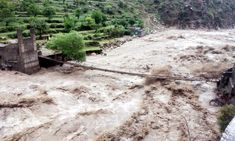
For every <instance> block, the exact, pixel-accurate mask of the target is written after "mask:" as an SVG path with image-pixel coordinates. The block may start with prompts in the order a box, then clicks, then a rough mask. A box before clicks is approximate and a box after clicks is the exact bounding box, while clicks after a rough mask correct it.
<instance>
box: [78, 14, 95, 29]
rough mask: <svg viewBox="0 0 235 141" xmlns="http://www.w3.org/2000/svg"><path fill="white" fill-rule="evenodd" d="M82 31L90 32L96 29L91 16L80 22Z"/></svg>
mask: <svg viewBox="0 0 235 141" xmlns="http://www.w3.org/2000/svg"><path fill="white" fill-rule="evenodd" d="M80 22H81V29H82V30H91V29H94V28H95V27H96V23H95V19H93V18H92V17H91V16H86V17H84V18H82V19H81V20H80Z"/></svg>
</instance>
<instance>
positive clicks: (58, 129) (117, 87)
mask: <svg viewBox="0 0 235 141" xmlns="http://www.w3.org/2000/svg"><path fill="white" fill-rule="evenodd" d="M234 51H235V30H221V31H199V30H198V31H193V30H176V29H169V30H165V31H161V32H159V33H156V34H152V35H148V36H145V37H142V38H136V39H134V40H132V41H130V42H127V43H125V44H124V45H122V46H121V47H119V48H116V49H113V50H109V51H107V52H106V54H107V55H106V56H102V55H97V56H90V57H88V59H87V62H85V63H84V64H86V65H92V66H96V67H102V68H109V69H115V70H123V71H130V72H142V73H153V74H158V75H169V76H178V75H180V76H185V77H204V78H207V77H218V75H219V74H220V73H221V72H222V71H223V70H225V69H227V68H229V67H231V66H232V64H233V62H234V61H235V52H234ZM145 82H146V80H145V79H144V78H139V77H134V76H128V75H120V74H113V73H106V72H100V71H91V70H86V71H85V70H80V69H78V68H75V69H74V71H73V72H72V73H70V74H64V73H63V68H60V67H55V68H50V69H48V70H45V69H42V70H41V71H40V72H39V73H37V74H34V75H31V76H28V75H25V74H21V73H17V72H0V85H1V87H0V93H1V95H0V134H1V137H0V140H1V141H18V140H19V141H31V140H34V141H44V140H50V141H57V140H62V141H78V140H79V141H80V140H90V141H93V140H97V141H101V140H133V141H134V140H146V141H152V140H159V141H188V140H195V141H209V140H211V141H214V140H216V139H217V138H218V137H219V136H220V133H219V130H218V126H217V124H216V116H217V114H218V108H216V107H211V106H209V104H208V102H209V101H210V100H211V99H213V98H214V96H215V94H214V89H215V84H214V83H210V82H184V81H168V82H156V81H151V83H145Z"/></svg>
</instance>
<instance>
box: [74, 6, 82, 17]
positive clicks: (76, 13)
mask: <svg viewBox="0 0 235 141" xmlns="http://www.w3.org/2000/svg"><path fill="white" fill-rule="evenodd" d="M80 15H81V9H80V8H77V9H76V10H75V16H76V17H77V18H80Z"/></svg>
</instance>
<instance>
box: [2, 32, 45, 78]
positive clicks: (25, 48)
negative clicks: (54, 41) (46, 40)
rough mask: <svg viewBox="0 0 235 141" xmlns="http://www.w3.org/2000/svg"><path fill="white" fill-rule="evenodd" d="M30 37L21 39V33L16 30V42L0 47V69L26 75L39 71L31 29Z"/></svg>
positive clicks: (33, 35)
mask: <svg viewBox="0 0 235 141" xmlns="http://www.w3.org/2000/svg"><path fill="white" fill-rule="evenodd" d="M30 35H31V37H29V38H23V35H22V31H21V30H17V38H18V40H17V42H16V43H11V44H8V45H0V68H2V69H12V70H16V71H20V72H23V73H26V74H32V73H35V72H37V71H39V69H40V66H39V60H38V53H37V48H36V36H35V32H34V30H33V29H31V30H30Z"/></svg>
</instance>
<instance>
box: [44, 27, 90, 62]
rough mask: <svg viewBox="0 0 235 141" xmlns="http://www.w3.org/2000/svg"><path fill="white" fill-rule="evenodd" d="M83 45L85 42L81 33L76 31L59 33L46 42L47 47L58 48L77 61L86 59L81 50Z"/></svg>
mask: <svg viewBox="0 0 235 141" xmlns="http://www.w3.org/2000/svg"><path fill="white" fill-rule="evenodd" d="M84 46H85V43H84V40H83V37H82V35H80V34H78V32H76V31H71V32H70V33H59V34H57V35H56V36H54V37H52V38H51V39H50V40H49V41H48V43H47V48H50V49H53V50H59V51H61V52H62V53H63V54H64V55H66V56H67V57H69V58H72V59H75V60H78V61H85V59H86V53H85V52H84V50H83V49H84Z"/></svg>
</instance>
